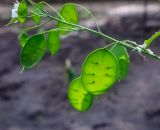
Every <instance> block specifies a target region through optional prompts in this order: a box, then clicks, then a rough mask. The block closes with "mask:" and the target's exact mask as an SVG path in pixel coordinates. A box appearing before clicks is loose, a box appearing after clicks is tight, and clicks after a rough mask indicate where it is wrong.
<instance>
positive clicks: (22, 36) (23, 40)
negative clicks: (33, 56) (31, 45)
mask: <svg viewBox="0 0 160 130" xmlns="http://www.w3.org/2000/svg"><path fill="white" fill-rule="evenodd" d="M28 39H29V37H28V35H27V33H26V32H22V33H21V34H20V35H19V41H20V44H21V46H22V47H24V46H25V44H26V43H27V41H28Z"/></svg>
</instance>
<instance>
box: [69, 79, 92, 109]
mask: <svg viewBox="0 0 160 130" xmlns="http://www.w3.org/2000/svg"><path fill="white" fill-rule="evenodd" d="M68 98H69V101H70V103H71V105H72V106H73V107H74V108H75V109H77V110H79V111H82V112H83V111H86V110H88V109H89V108H90V107H91V104H92V100H93V96H92V94H90V93H89V92H87V91H86V90H85V89H84V87H83V85H82V82H81V78H80V77H78V78H77V79H75V80H73V81H72V83H71V84H70V86H69V89H68Z"/></svg>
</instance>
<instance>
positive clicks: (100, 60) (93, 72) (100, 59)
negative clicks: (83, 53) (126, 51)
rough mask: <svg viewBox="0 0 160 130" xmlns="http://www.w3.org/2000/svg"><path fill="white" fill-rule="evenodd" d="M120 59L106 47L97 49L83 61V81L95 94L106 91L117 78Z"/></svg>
mask: <svg viewBox="0 0 160 130" xmlns="http://www.w3.org/2000/svg"><path fill="white" fill-rule="evenodd" d="M117 75H118V61H117V59H116V57H115V56H114V55H113V54H112V53H111V52H110V51H108V50H106V49H97V50H95V51H93V52H92V53H90V54H89V56H88V57H87V58H86V60H85V62H84V63H83V68H82V83H83V85H84V88H85V89H86V90H87V91H88V92H90V93H92V94H94V95H99V94H102V93H105V92H106V91H107V90H108V89H109V88H110V87H111V86H112V85H113V84H114V83H115V82H116V80H117Z"/></svg>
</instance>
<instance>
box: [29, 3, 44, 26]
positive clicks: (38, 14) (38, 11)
mask: <svg viewBox="0 0 160 130" xmlns="http://www.w3.org/2000/svg"><path fill="white" fill-rule="evenodd" d="M36 5H37V6H38V7H39V8H38V7H37V6H36ZM36 5H34V6H33V12H32V15H33V16H32V19H33V21H34V22H35V24H37V25H38V24H39V23H40V21H41V18H42V15H44V13H43V12H42V11H41V9H42V10H43V9H44V3H42V2H39V3H37V4H36Z"/></svg>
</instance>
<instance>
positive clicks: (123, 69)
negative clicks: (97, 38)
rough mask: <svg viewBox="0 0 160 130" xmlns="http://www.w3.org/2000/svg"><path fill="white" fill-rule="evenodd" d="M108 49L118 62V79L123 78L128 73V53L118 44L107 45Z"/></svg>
mask: <svg viewBox="0 0 160 130" xmlns="http://www.w3.org/2000/svg"><path fill="white" fill-rule="evenodd" d="M108 49H109V50H110V51H111V52H112V53H113V54H114V55H115V56H116V57H117V59H118V64H119V74H118V79H120V80H124V79H125V78H126V77H127V75H128V69H129V55H128V52H127V50H126V48H125V47H124V46H122V45H120V44H118V43H117V44H115V45H113V46H111V47H110V46H108Z"/></svg>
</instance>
